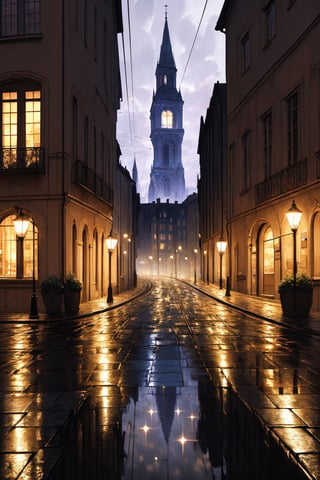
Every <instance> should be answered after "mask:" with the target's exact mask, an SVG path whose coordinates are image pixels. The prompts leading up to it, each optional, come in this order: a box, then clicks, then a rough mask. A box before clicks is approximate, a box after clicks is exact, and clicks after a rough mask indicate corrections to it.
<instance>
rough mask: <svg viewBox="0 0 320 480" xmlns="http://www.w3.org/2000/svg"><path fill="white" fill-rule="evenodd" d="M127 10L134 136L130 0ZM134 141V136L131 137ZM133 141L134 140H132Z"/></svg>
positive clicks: (128, 0)
mask: <svg viewBox="0 0 320 480" xmlns="http://www.w3.org/2000/svg"><path fill="white" fill-rule="evenodd" d="M127 12H128V30H129V49H130V73H131V98H132V126H133V137H134V136H135V125H134V88H133V84H134V81H133V62H132V35H131V16H130V0H127ZM131 141H132V138H131ZM131 143H132V142H131Z"/></svg>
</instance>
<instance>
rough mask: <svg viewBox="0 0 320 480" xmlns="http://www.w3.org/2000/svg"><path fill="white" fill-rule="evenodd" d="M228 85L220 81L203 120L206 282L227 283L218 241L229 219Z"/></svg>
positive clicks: (225, 261) (200, 191)
mask: <svg viewBox="0 0 320 480" xmlns="http://www.w3.org/2000/svg"><path fill="white" fill-rule="evenodd" d="M226 102H227V97H226V84H222V83H216V84H215V85H214V88H213V93H212V96H211V100H210V104H209V106H208V108H207V112H206V117H205V119H203V118H201V119H200V133H199V142H198V154H199V161H200V178H199V180H198V196H199V212H200V214H199V233H200V240H201V250H200V255H201V273H202V280H203V281H204V282H206V283H209V282H210V283H218V282H219V281H220V275H222V279H223V284H225V282H226V276H227V275H226V272H227V265H228V251H226V252H225V254H224V255H223V258H222V260H223V261H222V265H221V269H222V271H220V256H219V252H218V249H217V242H218V241H221V240H223V241H227V238H228V232H227V222H226V212H227V204H226V191H227V188H228V186H227V183H226V180H227V175H226V152H227V135H226V134H227V129H226V112H227V103H226Z"/></svg>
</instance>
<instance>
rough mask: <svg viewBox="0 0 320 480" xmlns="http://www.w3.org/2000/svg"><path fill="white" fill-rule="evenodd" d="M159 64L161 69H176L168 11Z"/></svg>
mask: <svg viewBox="0 0 320 480" xmlns="http://www.w3.org/2000/svg"><path fill="white" fill-rule="evenodd" d="M167 6H168V5H165V7H167ZM158 64H159V66H161V67H169V68H176V64H175V61H174V58H173V53H172V47H171V41H170V35H169V27H168V12H167V9H166V10H165V19H164V29H163V36H162V44H161V50H160V59H159V63H158Z"/></svg>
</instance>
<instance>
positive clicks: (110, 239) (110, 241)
mask: <svg viewBox="0 0 320 480" xmlns="http://www.w3.org/2000/svg"><path fill="white" fill-rule="evenodd" d="M106 242H107V248H108V253H109V286H108V296H107V303H112V302H113V295H112V283H111V258H112V254H113V252H114V249H115V248H116V246H117V242H118V240H117V239H116V238H114V237H113V236H112V233H110V235H109V236H108V238H107V239H106Z"/></svg>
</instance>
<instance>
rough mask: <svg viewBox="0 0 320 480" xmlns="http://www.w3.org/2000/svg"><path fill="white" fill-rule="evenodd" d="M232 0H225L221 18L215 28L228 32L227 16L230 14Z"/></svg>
mask: <svg viewBox="0 0 320 480" xmlns="http://www.w3.org/2000/svg"><path fill="white" fill-rule="evenodd" d="M231 4H232V0H225V1H224V4H223V6H222V9H221V12H220V15H219V18H218V20H217V23H216V26H215V30H217V31H219V32H222V33H226V29H227V28H226V23H227V17H228V16H229V12H230V8H231Z"/></svg>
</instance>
